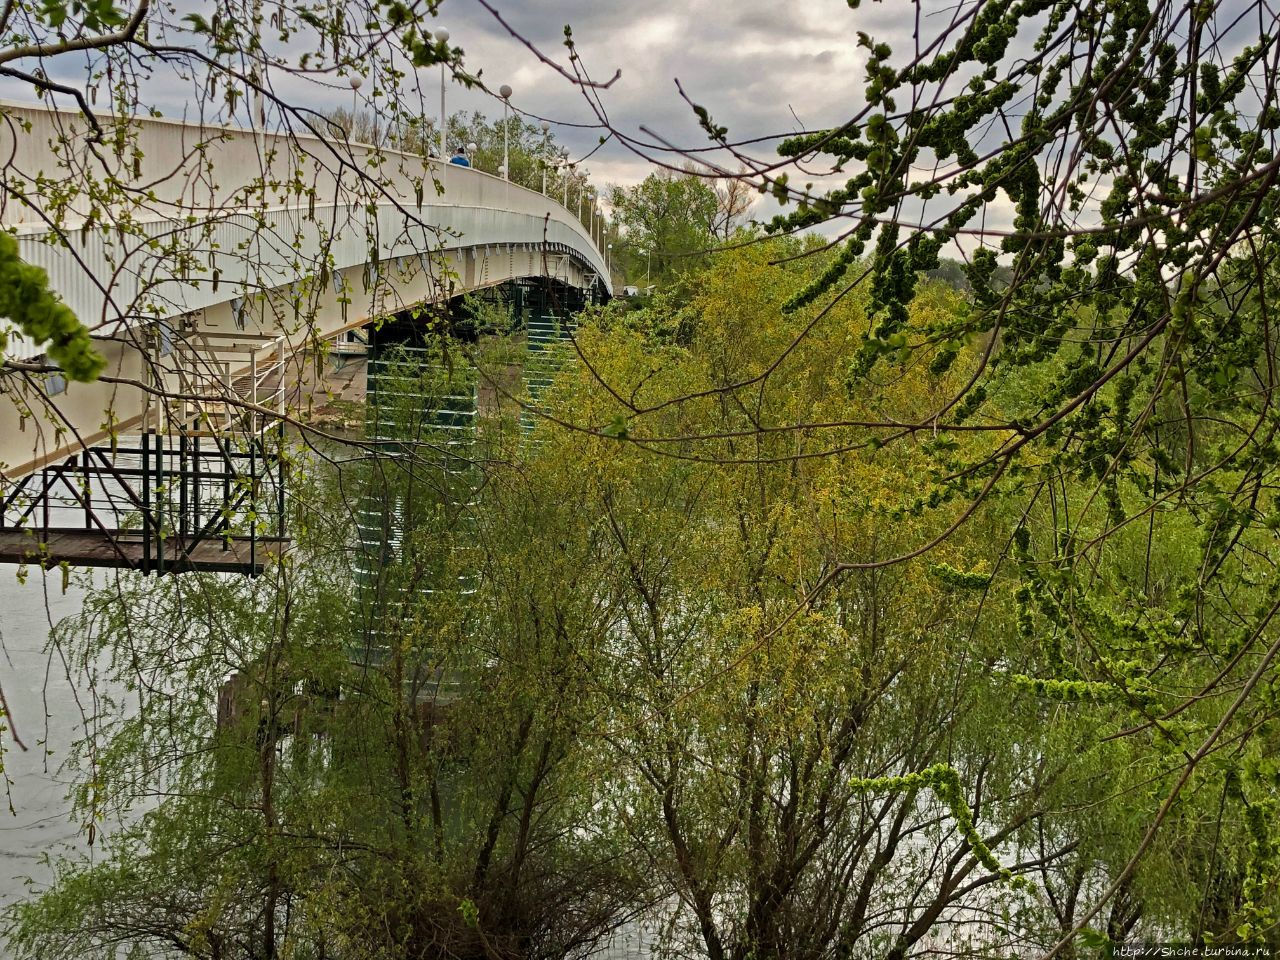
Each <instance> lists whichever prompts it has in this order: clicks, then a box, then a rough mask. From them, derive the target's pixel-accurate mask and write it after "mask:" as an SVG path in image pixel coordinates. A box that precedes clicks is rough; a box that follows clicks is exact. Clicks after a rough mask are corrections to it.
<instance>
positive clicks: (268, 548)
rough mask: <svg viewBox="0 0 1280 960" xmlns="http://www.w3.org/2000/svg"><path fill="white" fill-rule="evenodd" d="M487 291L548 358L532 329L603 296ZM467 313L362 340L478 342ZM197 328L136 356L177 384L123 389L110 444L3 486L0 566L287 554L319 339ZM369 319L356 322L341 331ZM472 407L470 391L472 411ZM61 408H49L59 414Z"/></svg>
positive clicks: (393, 317) (439, 312) (574, 290)
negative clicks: (294, 468) (292, 479)
mask: <svg viewBox="0 0 1280 960" xmlns="http://www.w3.org/2000/svg"><path fill="white" fill-rule="evenodd" d="M481 292H482V295H483V299H484V300H485V301H487V302H488V303H489V304H490V305H491V306H500V307H501V308H502V312H503V313H504V314H505V315H506V316H507V317H508V318H509V320H510V324H511V326H512V327H515V328H521V327H522V328H524V329H526V331H527V332H528V335H529V341H528V342H529V345H530V349H531V350H533V349H535V347H537V348H538V349H540V348H541V347H540V342H535V341H538V337H536V336H535V335H534V331H535V329H541V327H540V326H539V324H543V323H544V322H545V320H546V317H547V315H548V314H549V313H550V314H555V315H561V316H568V315H570V314H572V313H576V312H577V311H578V310H580V309H582V307H583V306H585V305H586V304H588V303H590V302H592V301H593V300H595V299H596V298H597V297H598V296H599V295H601V294H602V291H600V290H598V289H582V288H579V287H576V286H573V285H572V284H569V283H566V282H564V281H563V280H549V279H548V278H546V277H534V278H523V279H520V280H518V281H516V282H503V283H499V284H496V285H492V286H488V287H486V288H484V289H483V290H482V291H481ZM471 308H472V304H470V303H468V302H466V301H462V300H460V299H454V300H453V301H452V302H450V301H447V300H446V301H443V302H438V303H434V304H433V303H423V304H418V305H415V306H413V307H407V308H404V309H401V310H399V311H397V312H395V313H391V314H389V315H386V316H383V317H380V318H379V319H378V321H377V323H376V324H375V325H373V326H370V327H369V330H368V331H367V335H366V336H365V337H364V338H363V340H364V342H367V343H378V344H389V343H400V344H415V343H416V344H418V345H420V346H421V345H425V344H428V343H429V342H430V341H431V340H432V339H433V338H438V337H440V336H449V337H452V338H457V339H462V340H474V339H475V338H476V336H477V335H478V331H477V329H476V327H475V316H474V315H473V313H472V309H471ZM347 316H348V317H350V313H348V314H347ZM201 319H202V320H204V321H206V326H205V327H204V328H197V329H196V331H195V332H192V333H190V334H188V335H182V334H178V335H177V337H176V340H175V342H174V343H173V344H171V345H170V352H169V353H167V354H163V355H162V354H161V353H160V351H159V350H158V349H154V350H151V351H148V352H147V353H146V354H145V355H144V354H143V352H142V351H141V350H139V351H137V353H138V356H135V357H131V358H129V359H130V360H131V361H132V362H134V363H139V364H141V365H142V367H143V372H144V373H145V372H147V369H148V368H150V369H151V370H152V372H154V370H155V369H156V368H159V369H162V370H163V369H164V368H165V365H171V366H173V367H174V368H175V372H174V374H173V376H174V377H175V380H174V381H173V382H170V383H165V382H163V381H160V380H157V381H153V383H154V387H153V389H154V390H155V391H157V392H156V393H152V392H148V391H147V390H144V389H142V388H141V387H138V386H134V385H132V384H124V385H123V387H122V388H121V389H119V391H118V392H117V393H116V395H115V398H114V404H115V406H114V410H115V411H121V410H123V409H125V406H124V404H125V401H126V400H127V399H128V398H129V396H130V391H132V392H133V394H134V395H135V396H134V399H135V401H136V402H137V404H138V408H137V412H136V413H135V414H134V415H133V416H132V417H128V418H126V417H124V416H121V415H120V413H118V412H117V413H116V417H117V420H116V421H115V426H114V431H113V432H112V435H111V437H110V438H109V439H108V438H106V437H103V438H101V439H99V440H98V442H96V443H95V442H93V440H94V439H97V438H95V437H93V435H89V436H88V437H86V436H85V434H86V433H88V431H86V430H80V431H77V433H76V435H75V436H72V437H71V442H69V443H68V444H67V445H66V446H64V447H63V448H62V449H60V450H58V451H57V452H56V453H53V454H50V453H48V452H45V453H39V448H38V447H37V448H36V451H37V453H38V457H37V460H36V462H35V467H34V469H30V470H28V471H26V472H25V473H24V474H23V475H22V476H21V477H19V478H16V479H8V480H6V481H5V483H4V485H3V487H0V563H29V564H36V565H41V566H44V567H51V566H57V565H59V564H66V565H69V566H84V567H113V568H118V569H131V570H136V571H138V572H142V573H156V574H167V573H183V572H187V571H193V570H205V571H213V572H224V573H241V574H248V575H256V574H259V573H261V572H263V570H264V569H266V567H267V566H268V565H270V564H271V563H272V562H274V561H275V560H276V559H277V558H278V557H280V556H281V555H282V554H283V553H284V552H286V551H287V550H288V549H289V547H290V540H289V537H288V536H287V532H286V523H285V516H286V486H287V485H288V481H287V478H286V474H287V471H286V467H285V465H284V461H285V459H287V457H286V455H285V450H286V425H285V420H286V419H287V418H289V417H292V416H301V415H302V414H301V411H303V410H305V409H308V408H310V407H311V406H312V400H313V399H315V400H317V401H318V404H317V405H323V403H324V402H325V399H326V397H327V383H326V381H325V379H324V377H323V376H322V375H321V374H320V373H319V372H318V370H320V369H326V368H327V363H326V362H325V361H324V360H323V359H322V358H321V356H320V354H319V353H317V352H316V351H315V350H313V349H309V348H314V347H315V346H316V344H315V341H314V340H313V339H311V338H306V339H305V340H299V341H295V342H298V343H301V344H303V345H302V346H299V347H298V348H296V349H292V348H291V344H290V341H289V340H288V339H287V338H284V337H281V336H276V337H270V336H268V335H265V334H252V333H250V332H249V331H248V330H247V329H246V330H239V331H237V332H225V331H224V330H220V329H217V328H216V324H217V322H218V320H219V318H218V317H217V315H216V314H214V315H213V316H212V317H210V316H209V315H208V314H206V315H205V316H204V317H202V318H201ZM221 319H222V320H223V322H224V323H225V320H226V318H221ZM368 319H369V318H368V316H367V315H364V314H361V315H359V316H358V319H357V320H356V321H355V323H352V324H348V325H347V326H344V327H340V328H339V330H345V329H349V328H350V327H352V326H356V325H357V324H361V321H364V322H366V323H367V322H368ZM209 321H211V322H209ZM361 325H363V324H361ZM247 326H248V325H247V324H246V327H247ZM263 326H265V325H263ZM209 327H214V329H209ZM191 341H198V342H199V343H200V344H201V345H202V349H201V350H200V356H198V357H197V358H195V359H196V361H198V364H203V365H214V364H213V360H211V357H215V358H216V360H217V362H218V363H219V364H221V376H220V377H218V378H215V380H216V382H201V383H199V384H196V383H195V381H194V380H193V379H192V378H191V376H190V373H189V371H183V370H181V369H180V368H181V367H182V366H183V365H184V363H186V364H190V363H191V362H192V358H190V357H188V358H186V360H185V361H184V360H183V359H182V357H181V354H182V353H183V351H184V350H185V349H192V348H191ZM116 346H117V347H120V346H122V345H116ZM351 349H353V348H351V347H349V348H347V349H346V350H340V351H337V352H349V351H350V350H351ZM237 351H240V352H239V353H237ZM121 354H122V356H124V353H123V351H122V352H121ZM121 365H122V364H121ZM184 375H185V376H186V379H185V380H184V379H182V377H183V376H184ZM121 379H125V378H121ZM139 379H140V378H139ZM361 379H363V377H361ZM38 383H39V380H33V381H32V384H33V385H35V384H38ZM117 386H118V387H120V385H117ZM197 386H198V387H199V389H200V390H202V391H205V392H207V393H208V395H207V396H206V397H204V398H203V399H201V400H198V401H197V400H192V399H190V395H189V394H185V393H184V391H189V390H192V389H195V388H196V387H197ZM473 386H474V385H473ZM79 389H80V388H78V387H73V388H72V390H77V391H78V390H79ZM98 389H100V387H99V386H98V385H94V386H91V387H89V388H87V390H86V391H85V392H90V391H93V390H98ZM160 391H163V392H164V394H165V395H163V396H162V395H160V393H159V392H160ZM70 392H71V391H68V394H67V395H64V396H60V397H58V398H57V399H58V400H60V401H62V400H64V399H65V396H69V395H70ZM361 392H363V391H361ZM477 403H478V397H477V396H475V395H473V396H472V398H471V401H470V408H471V409H472V412H473V414H474V412H475V410H476V408H477ZM66 406H67V404H66V403H65V402H59V403H57V404H51V405H50V410H54V409H56V410H57V412H58V413H59V414H64V415H65V414H66ZM100 415H101V414H100V413H99V416H100ZM29 429H30V428H29ZM9 436H12V434H10V435H9ZM64 436H66V434H64ZM38 439H39V434H38V433H37V440H38ZM41 461H43V462H41Z"/></svg>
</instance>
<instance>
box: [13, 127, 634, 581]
mask: <svg viewBox="0 0 1280 960" xmlns="http://www.w3.org/2000/svg"><path fill="white" fill-rule="evenodd" d="M100 120H101V123H102V126H103V128H104V132H105V136H103V137H101V138H99V137H96V136H94V134H93V131H92V129H91V127H90V125H89V123H88V122H87V121H86V119H85V118H84V117H83V116H82V115H80V114H79V113H77V112H74V111H65V110H55V109H48V108H44V107H39V106H32V105H22V104H12V103H0V155H3V156H5V157H7V158H11V159H10V161H9V162H8V164H7V165H6V166H5V168H4V170H3V173H2V174H0V175H2V176H3V178H4V183H3V190H2V191H0V198H2V202H3V207H2V208H0V225H2V226H3V227H4V228H5V229H6V230H9V231H11V232H13V233H14V234H15V235H16V237H17V239H18V243H19V249H20V253H21V256H22V257H23V259H25V260H26V261H28V262H30V263H35V264H38V265H39V266H41V267H43V268H44V269H45V270H46V272H47V273H48V275H49V278H50V283H51V285H52V286H53V288H54V289H55V290H56V291H57V292H58V293H59V294H60V295H61V297H62V299H63V300H64V301H65V302H66V303H67V304H68V305H69V306H70V307H71V308H72V310H73V311H74V312H75V313H76V315H77V316H78V317H79V318H80V319H81V320H82V322H84V323H85V324H86V325H87V326H88V327H89V328H90V329H91V331H92V332H93V334H94V336H95V338H96V346H97V349H98V351H99V352H100V353H101V354H102V355H103V356H104V357H105V359H106V361H107V366H106V369H105V371H104V376H103V378H102V379H101V381H99V382H97V383H94V384H77V383H73V384H70V385H68V384H67V382H66V381H65V379H64V378H62V377H61V376H60V375H58V374H57V373H56V371H53V372H51V371H50V364H49V362H48V360H47V358H46V357H45V356H44V345H43V344H40V343H30V342H25V341H23V340H22V338H21V337H19V336H17V335H16V334H14V333H13V332H11V333H10V336H9V344H8V347H7V349H6V351H5V358H6V360H8V361H11V363H10V370H9V371H8V372H6V373H4V374H0V392H2V393H3V396H2V397H0V508H2V509H0V562H41V563H45V564H57V563H62V562H65V563H68V564H72V565H102V566H118V567H128V568H133V569H138V570H142V571H144V572H157V573H164V572H179V571H183V570H195V569H210V570H224V571H244V572H249V573H253V572H258V571H260V570H261V569H262V568H263V566H264V564H266V563H267V562H269V560H270V558H271V557H272V556H274V555H276V554H278V553H279V551H280V550H281V549H284V548H285V547H286V546H287V544H288V532H287V530H286V529H285V524H284V515H285V499H286V491H285V475H284V471H282V470H281V469H279V463H280V457H279V453H280V451H281V449H282V445H283V443H284V426H283V424H282V421H281V415H282V414H286V413H287V412H288V411H289V410H290V409H292V408H293V407H294V404H295V403H296V401H297V400H298V397H299V391H300V390H302V389H303V387H302V386H301V384H303V382H304V381H305V379H306V378H305V375H304V373H305V370H306V369H307V366H308V364H309V363H310V364H313V365H314V364H315V363H317V362H318V359H319V357H320V356H321V355H322V354H323V353H324V352H325V350H326V349H327V346H326V345H327V344H332V342H333V341H334V340H335V339H336V338H339V337H342V338H344V339H345V338H346V337H347V336H349V332H350V331H356V330H358V329H359V328H361V327H364V326H366V325H368V324H370V323H371V322H373V321H375V320H378V319H379V318H383V317H388V316H399V317H402V318H404V317H418V318H421V322H423V323H433V322H438V321H439V319H440V316H441V312H442V311H443V310H445V309H447V304H448V302H449V301H450V300H451V299H453V298H456V297H458V296H460V295H462V294H465V293H468V292H471V291H477V290H483V289H486V288H492V287H497V286H499V285H503V284H508V283H510V282H512V281H522V282H528V278H541V281H540V282H542V283H544V284H554V285H555V286H556V287H558V288H560V289H564V290H570V291H577V292H578V293H577V295H578V296H579V297H580V298H581V299H582V300H583V301H584V302H585V300H587V299H598V298H600V297H605V296H608V295H609V294H610V293H611V286H610V281H609V276H608V269H607V264H606V262H605V259H604V257H603V255H602V253H601V246H602V244H601V243H600V242H598V239H599V235H601V234H602V233H603V226H602V225H601V227H600V228H599V229H597V227H596V223H597V221H596V220H594V219H593V220H591V221H589V222H588V224H587V225H584V224H583V223H582V222H580V221H579V219H578V218H577V217H575V216H574V215H573V214H572V213H570V211H569V210H567V209H566V208H565V207H563V206H562V205H561V204H559V203H558V202H556V201H555V200H553V199H551V198H549V197H546V196H543V195H542V194H539V193H537V192H535V191H531V190H527V189H524V188H522V187H519V186H517V185H515V184H512V183H509V182H507V181H504V180H502V179H500V178H498V177H495V176H492V175H489V174H486V173H483V172H480V171H478V170H474V169H471V168H465V167H461V166H457V165H452V164H443V163H440V162H438V161H436V160H428V159H426V158H424V157H422V156H420V155H417V154H411V153H402V152H397V151H394V150H389V149H380V148H375V147H371V146H364V145H358V144H351V143H348V142H347V141H346V139H345V138H344V137H343V136H342V135H341V133H340V132H339V131H336V130H334V131H328V130H326V129H324V123H325V121H323V120H322V119H319V118H317V120H316V121H315V123H314V124H312V125H311V128H310V129H305V130H292V131H284V132H263V131H253V130H244V129H239V128H229V127H222V126H210V125H201V124H194V123H183V122H176V121H171V120H162V119H143V118H129V119H127V120H117V119H116V118H112V117H102V118H100ZM0 323H4V321H0Z"/></svg>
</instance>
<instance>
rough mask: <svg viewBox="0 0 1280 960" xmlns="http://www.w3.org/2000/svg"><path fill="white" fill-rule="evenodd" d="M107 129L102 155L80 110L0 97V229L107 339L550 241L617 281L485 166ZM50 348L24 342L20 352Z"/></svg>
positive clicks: (321, 139)
mask: <svg viewBox="0 0 1280 960" xmlns="http://www.w3.org/2000/svg"><path fill="white" fill-rule="evenodd" d="M100 122H102V124H103V126H104V127H105V128H106V131H107V136H106V138H105V140H104V142H102V143H98V144H94V143H91V140H90V136H89V134H90V133H91V130H90V126H89V124H88V122H87V121H86V119H85V118H84V117H83V116H82V115H81V114H80V113H78V112H76V111H72V110H58V109H52V108H48V107H44V106H39V105H30V104H17V103H12V102H7V101H0V156H5V157H7V158H9V159H8V162H7V163H5V164H4V166H3V168H2V169H0V225H3V226H5V227H11V228H14V227H16V228H17V232H18V238H19V244H20V249H21V252H22V255H23V257H24V258H26V259H27V260H28V261H30V262H33V263H37V264H39V265H40V266H42V267H44V268H45V270H46V271H47V272H48V273H49V275H50V279H51V283H52V285H53V287H54V289H56V290H58V291H59V293H61V294H62V296H63V298H64V299H65V300H66V301H67V303H68V304H69V305H70V306H71V308H72V309H73V310H74V311H75V312H76V313H77V315H78V316H80V317H81V319H82V320H83V321H84V322H85V323H86V324H88V325H89V326H90V328H91V329H94V330H96V331H97V332H99V333H103V334H111V333H116V332H118V326H119V325H120V324H122V323H123V324H125V325H126V326H132V325H134V324H136V323H150V322H154V320H155V319H157V318H160V317H167V316H175V315H178V314H182V313H189V312H191V311H194V310H199V309H203V308H207V307H209V306H211V305H213V304H216V303H225V302H228V301H229V300H231V299H233V298H234V297H236V296H238V295H241V294H243V292H244V291H246V290H269V289H275V288H278V287H281V286H284V285H286V284H288V283H290V282H291V281H292V280H295V279H297V276H298V273H299V267H298V264H299V262H300V261H301V262H304V263H305V262H308V261H310V262H312V263H319V262H321V261H322V260H323V261H325V269H326V270H329V269H332V270H342V269H347V268H350V267H352V266H359V265H361V264H364V263H368V262H369V261H370V260H371V259H372V258H373V257H375V256H376V257H377V258H378V259H379V260H387V259H394V258H397V257H405V256H414V255H421V254H423V253H429V252H430V251H432V250H436V249H441V248H444V249H448V248H450V247H454V248H457V247H487V246H502V245H507V246H510V245H517V244H518V245H536V244H543V243H547V244H552V245H555V246H556V247H557V248H560V249H565V250H569V251H572V252H573V254H574V255H575V256H577V257H578V258H579V259H580V260H581V261H582V262H583V263H584V264H585V265H587V266H589V267H590V269H591V270H593V271H594V272H595V273H596V274H597V275H598V276H600V277H601V278H603V280H604V282H605V284H606V285H608V273H607V269H606V265H605V260H604V257H603V256H602V255H601V252H600V250H599V249H598V248H597V246H596V245H595V243H594V242H593V241H592V238H591V235H590V231H589V230H587V229H586V228H585V227H584V226H583V225H582V224H581V222H580V221H579V220H578V218H577V217H576V216H574V215H573V214H572V213H571V212H570V211H569V210H567V209H566V208H565V207H564V206H562V205H561V204H560V203H558V202H557V201H556V200H555V199H554V198H551V197H547V196H543V195H542V194H540V193H538V192H536V191H533V190H528V189H525V188H523V187H520V186H518V185H516V184H513V183H510V182H508V181H505V180H503V179H501V178H499V177H496V176H493V175H491V174H488V173H485V172H483V171H480V170H476V169H473V168H467V167H462V166H458V165H455V164H449V163H443V162H441V161H438V160H432V159H427V158H425V157H422V156H421V155H418V154H412V153H406V152H402V151H396V150H390V149H384V148H379V147H373V146H368V145H362V144H351V143H349V142H347V141H346V140H345V139H341V138H340V137H337V136H334V137H328V136H324V135H317V134H316V133H314V132H312V131H310V130H305V129H304V130H301V131H271V132H264V131H254V130H245V129H242V128H236V127H227V126H221V125H212V124H202V123H189V122H182V121H176V120H168V119H161V118H129V119H128V120H127V121H120V122H121V123H122V124H127V136H125V137H123V138H121V139H115V138H113V136H112V132H113V130H114V129H115V128H114V127H113V126H112V124H113V123H115V122H116V120H115V118H112V117H109V116H106V115H103V116H102V117H100ZM326 124H327V121H325V120H324V119H323V118H320V117H316V118H315V121H314V123H312V127H313V128H314V129H315V130H317V131H322V132H323V131H324V130H325V127H326ZM334 132H335V133H337V131H336V130H335V131H334ZM111 183H114V184H115V186H114V187H111V188H110V189H108V188H105V187H104V186H103V185H104V184H111ZM437 184H439V185H440V186H441V187H442V188H443V191H442V192H441V191H439V190H438V189H437ZM63 240H65V243H64V242H63ZM179 263H181V264H182V266H181V267H179V266H178V264H179ZM113 326H114V327H115V328H116V329H113ZM39 352H40V346H39V345H37V344H26V345H23V344H21V343H14V344H12V345H11V349H10V350H9V351H8V355H9V356H11V357H19V358H21V357H30V356H35V355H37V354H38V353H39Z"/></svg>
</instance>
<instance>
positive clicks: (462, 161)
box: [449, 147, 471, 167]
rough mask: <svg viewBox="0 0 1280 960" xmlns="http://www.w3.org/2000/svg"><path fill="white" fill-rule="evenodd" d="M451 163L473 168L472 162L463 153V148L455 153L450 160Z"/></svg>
mask: <svg viewBox="0 0 1280 960" xmlns="http://www.w3.org/2000/svg"><path fill="white" fill-rule="evenodd" d="M449 162H450V163H456V164H457V165H458V166H460V167H469V166H471V161H470V160H468V159H467V155H466V154H465V153H464V152H463V151H462V148H461V147H459V148H458V149H457V150H455V151H453V156H452V157H450V158H449Z"/></svg>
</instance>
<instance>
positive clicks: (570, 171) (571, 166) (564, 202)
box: [560, 163, 577, 210]
mask: <svg viewBox="0 0 1280 960" xmlns="http://www.w3.org/2000/svg"><path fill="white" fill-rule="evenodd" d="M576 167H577V164H576V163H571V164H569V166H568V172H567V173H566V174H565V176H564V199H563V200H561V201H560V206H562V207H564V208H565V209H566V210H568V209H569V180H570V178H571V177H572V176H573V171H574V169H575V168H576Z"/></svg>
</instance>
